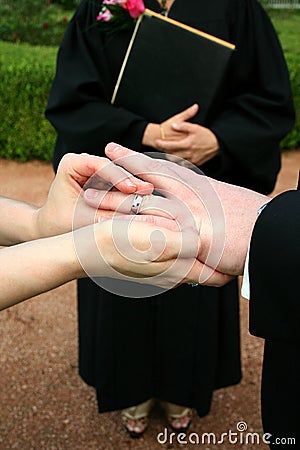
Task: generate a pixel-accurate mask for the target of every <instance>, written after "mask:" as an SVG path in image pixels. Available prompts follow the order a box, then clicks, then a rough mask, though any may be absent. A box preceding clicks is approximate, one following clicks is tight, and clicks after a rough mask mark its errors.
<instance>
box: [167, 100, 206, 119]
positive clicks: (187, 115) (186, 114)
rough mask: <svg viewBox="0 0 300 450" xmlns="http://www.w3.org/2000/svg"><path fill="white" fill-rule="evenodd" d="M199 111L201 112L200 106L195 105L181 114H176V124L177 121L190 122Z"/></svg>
mask: <svg viewBox="0 0 300 450" xmlns="http://www.w3.org/2000/svg"><path fill="white" fill-rule="evenodd" d="M198 110H199V105H198V104H197V103H195V104H194V105H192V106H190V107H189V108H187V109H185V110H183V111H182V112H180V113H179V114H176V115H175V116H174V122H176V121H177V120H178V121H180V122H182V121H186V120H189V119H191V118H192V117H194V116H195V115H196V114H197V112H198ZM169 120H170V119H169Z"/></svg>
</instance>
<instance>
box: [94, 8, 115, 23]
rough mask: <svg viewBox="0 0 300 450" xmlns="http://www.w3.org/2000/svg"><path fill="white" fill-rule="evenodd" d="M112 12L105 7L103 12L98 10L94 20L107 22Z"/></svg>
mask: <svg viewBox="0 0 300 450" xmlns="http://www.w3.org/2000/svg"><path fill="white" fill-rule="evenodd" d="M112 16H113V15H112V13H111V12H110V10H109V9H105V11H104V12H102V11H100V13H99V14H98V16H97V17H96V20H103V22H108V21H109V20H110V19H111V18H112Z"/></svg>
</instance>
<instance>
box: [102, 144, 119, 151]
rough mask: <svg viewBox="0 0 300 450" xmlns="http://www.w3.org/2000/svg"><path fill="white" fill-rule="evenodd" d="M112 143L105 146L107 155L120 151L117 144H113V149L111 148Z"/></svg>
mask: <svg viewBox="0 0 300 450" xmlns="http://www.w3.org/2000/svg"><path fill="white" fill-rule="evenodd" d="M113 145H114V143H113V142H112V143H110V144H109V147H108V146H107V147H106V149H105V150H107V151H108V152H109V153H117V152H118V151H119V150H120V146H119V145H118V144H115V147H113Z"/></svg>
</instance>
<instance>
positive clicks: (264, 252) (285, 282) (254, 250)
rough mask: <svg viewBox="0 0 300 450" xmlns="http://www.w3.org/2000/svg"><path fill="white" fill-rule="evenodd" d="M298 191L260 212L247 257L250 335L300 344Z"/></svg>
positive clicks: (284, 195) (299, 199)
mask: <svg viewBox="0 0 300 450" xmlns="http://www.w3.org/2000/svg"><path fill="white" fill-rule="evenodd" d="M299 260H300V191H289V192H285V193H283V194H281V195H279V196H277V197H276V198H275V199H273V200H272V201H271V202H270V203H269V204H268V205H267V207H266V208H265V209H264V210H263V212H262V213H261V215H260V217H259V218H258V220H257V223H256V225H255V227H254V231H253V235H252V240H251V246H250V255H249V279H250V332H251V333H252V334H254V335H256V336H260V337H263V338H268V339H269V338H270V339H285V340H289V341H292V342H300V296H299V274H300V273H299Z"/></svg>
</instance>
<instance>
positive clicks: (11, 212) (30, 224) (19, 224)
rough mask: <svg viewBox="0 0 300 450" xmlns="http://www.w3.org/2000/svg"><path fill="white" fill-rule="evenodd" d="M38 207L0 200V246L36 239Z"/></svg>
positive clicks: (4, 199) (9, 200) (10, 200)
mask: <svg viewBox="0 0 300 450" xmlns="http://www.w3.org/2000/svg"><path fill="white" fill-rule="evenodd" d="M37 211H38V207H37V206H34V205H30V204H28V203H24V202H20V201H18V200H12V199H9V198H5V197H1V198H0V212H1V213H0V245H4V246H6V245H13V244H18V243H20V242H26V241H30V240H32V239H36V238H38V237H39V236H37V231H36V220H35V218H36V212H37Z"/></svg>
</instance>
